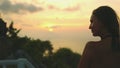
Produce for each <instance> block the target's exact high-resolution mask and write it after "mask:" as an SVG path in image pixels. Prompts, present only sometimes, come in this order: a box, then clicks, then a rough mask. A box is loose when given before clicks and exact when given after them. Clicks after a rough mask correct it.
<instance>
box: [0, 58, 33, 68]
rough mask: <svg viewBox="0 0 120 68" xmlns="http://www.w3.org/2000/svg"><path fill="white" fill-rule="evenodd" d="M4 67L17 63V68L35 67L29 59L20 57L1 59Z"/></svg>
mask: <svg viewBox="0 0 120 68" xmlns="http://www.w3.org/2000/svg"><path fill="white" fill-rule="evenodd" d="M0 65H1V66H2V68H7V65H17V68H35V67H34V66H33V65H32V64H31V63H30V62H29V61H28V60H27V59H25V58H20V59H17V60H0Z"/></svg>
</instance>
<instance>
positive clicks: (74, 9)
mask: <svg viewBox="0 0 120 68" xmlns="http://www.w3.org/2000/svg"><path fill="white" fill-rule="evenodd" d="M64 10H65V11H78V10H80V6H79V5H76V6H72V7H67V8H65V9H64Z"/></svg>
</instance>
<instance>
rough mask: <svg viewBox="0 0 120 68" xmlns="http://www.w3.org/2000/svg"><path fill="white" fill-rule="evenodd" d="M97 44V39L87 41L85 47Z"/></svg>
mask: <svg viewBox="0 0 120 68" xmlns="http://www.w3.org/2000/svg"><path fill="white" fill-rule="evenodd" d="M97 45H99V42H98V41H89V42H87V44H86V47H96V46H97Z"/></svg>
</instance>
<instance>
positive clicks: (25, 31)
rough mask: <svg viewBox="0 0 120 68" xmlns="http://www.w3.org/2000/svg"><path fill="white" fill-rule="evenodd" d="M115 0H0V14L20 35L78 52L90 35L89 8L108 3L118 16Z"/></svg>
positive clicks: (91, 38)
mask: <svg viewBox="0 0 120 68" xmlns="http://www.w3.org/2000/svg"><path fill="white" fill-rule="evenodd" d="M119 3H120V1H119V0H114V2H113V0H0V14H1V15H2V16H1V17H2V18H3V20H5V22H7V24H10V22H11V21H13V22H14V24H15V27H17V28H18V29H21V31H20V34H19V35H20V36H29V37H32V38H37V39H38V38H39V39H41V40H50V41H51V43H52V44H53V47H54V48H55V49H56V48H60V47H68V48H71V49H72V50H73V51H75V52H78V53H82V51H83V49H84V46H85V44H86V43H87V42H88V41H91V40H99V39H98V38H94V37H93V36H92V34H91V32H90V30H89V24H90V21H89V20H90V16H91V13H92V11H93V10H94V9H95V8H97V7H99V6H103V5H108V6H111V7H112V8H113V9H115V10H116V11H117V14H118V15H120V9H119Z"/></svg>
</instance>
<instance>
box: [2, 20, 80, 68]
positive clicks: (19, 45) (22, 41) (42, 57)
mask: <svg viewBox="0 0 120 68" xmlns="http://www.w3.org/2000/svg"><path fill="white" fill-rule="evenodd" d="M2 22H3V21H2ZM13 25H14V23H13V22H11V24H10V25H9V27H6V29H7V31H6V32H4V29H3V32H4V33H2V32H0V59H7V58H8V57H10V58H13V59H17V58H26V59H28V60H29V61H30V62H31V63H32V64H33V65H34V66H35V67H36V68H39V67H41V68H77V64H78V62H79V59H80V55H79V54H78V53H75V52H73V51H72V50H71V49H68V48H60V49H58V50H57V51H56V52H53V49H54V48H53V47H52V44H51V42H50V41H49V40H46V41H42V40H40V39H31V38H30V37H27V36H25V37H20V36H18V33H19V32H20V31H21V29H16V28H15V27H14V26H13ZM0 28H2V27H0ZM6 29H5V30H6ZM3 34H4V35H3ZM20 50H21V52H20ZM11 55H12V57H11Z"/></svg>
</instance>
